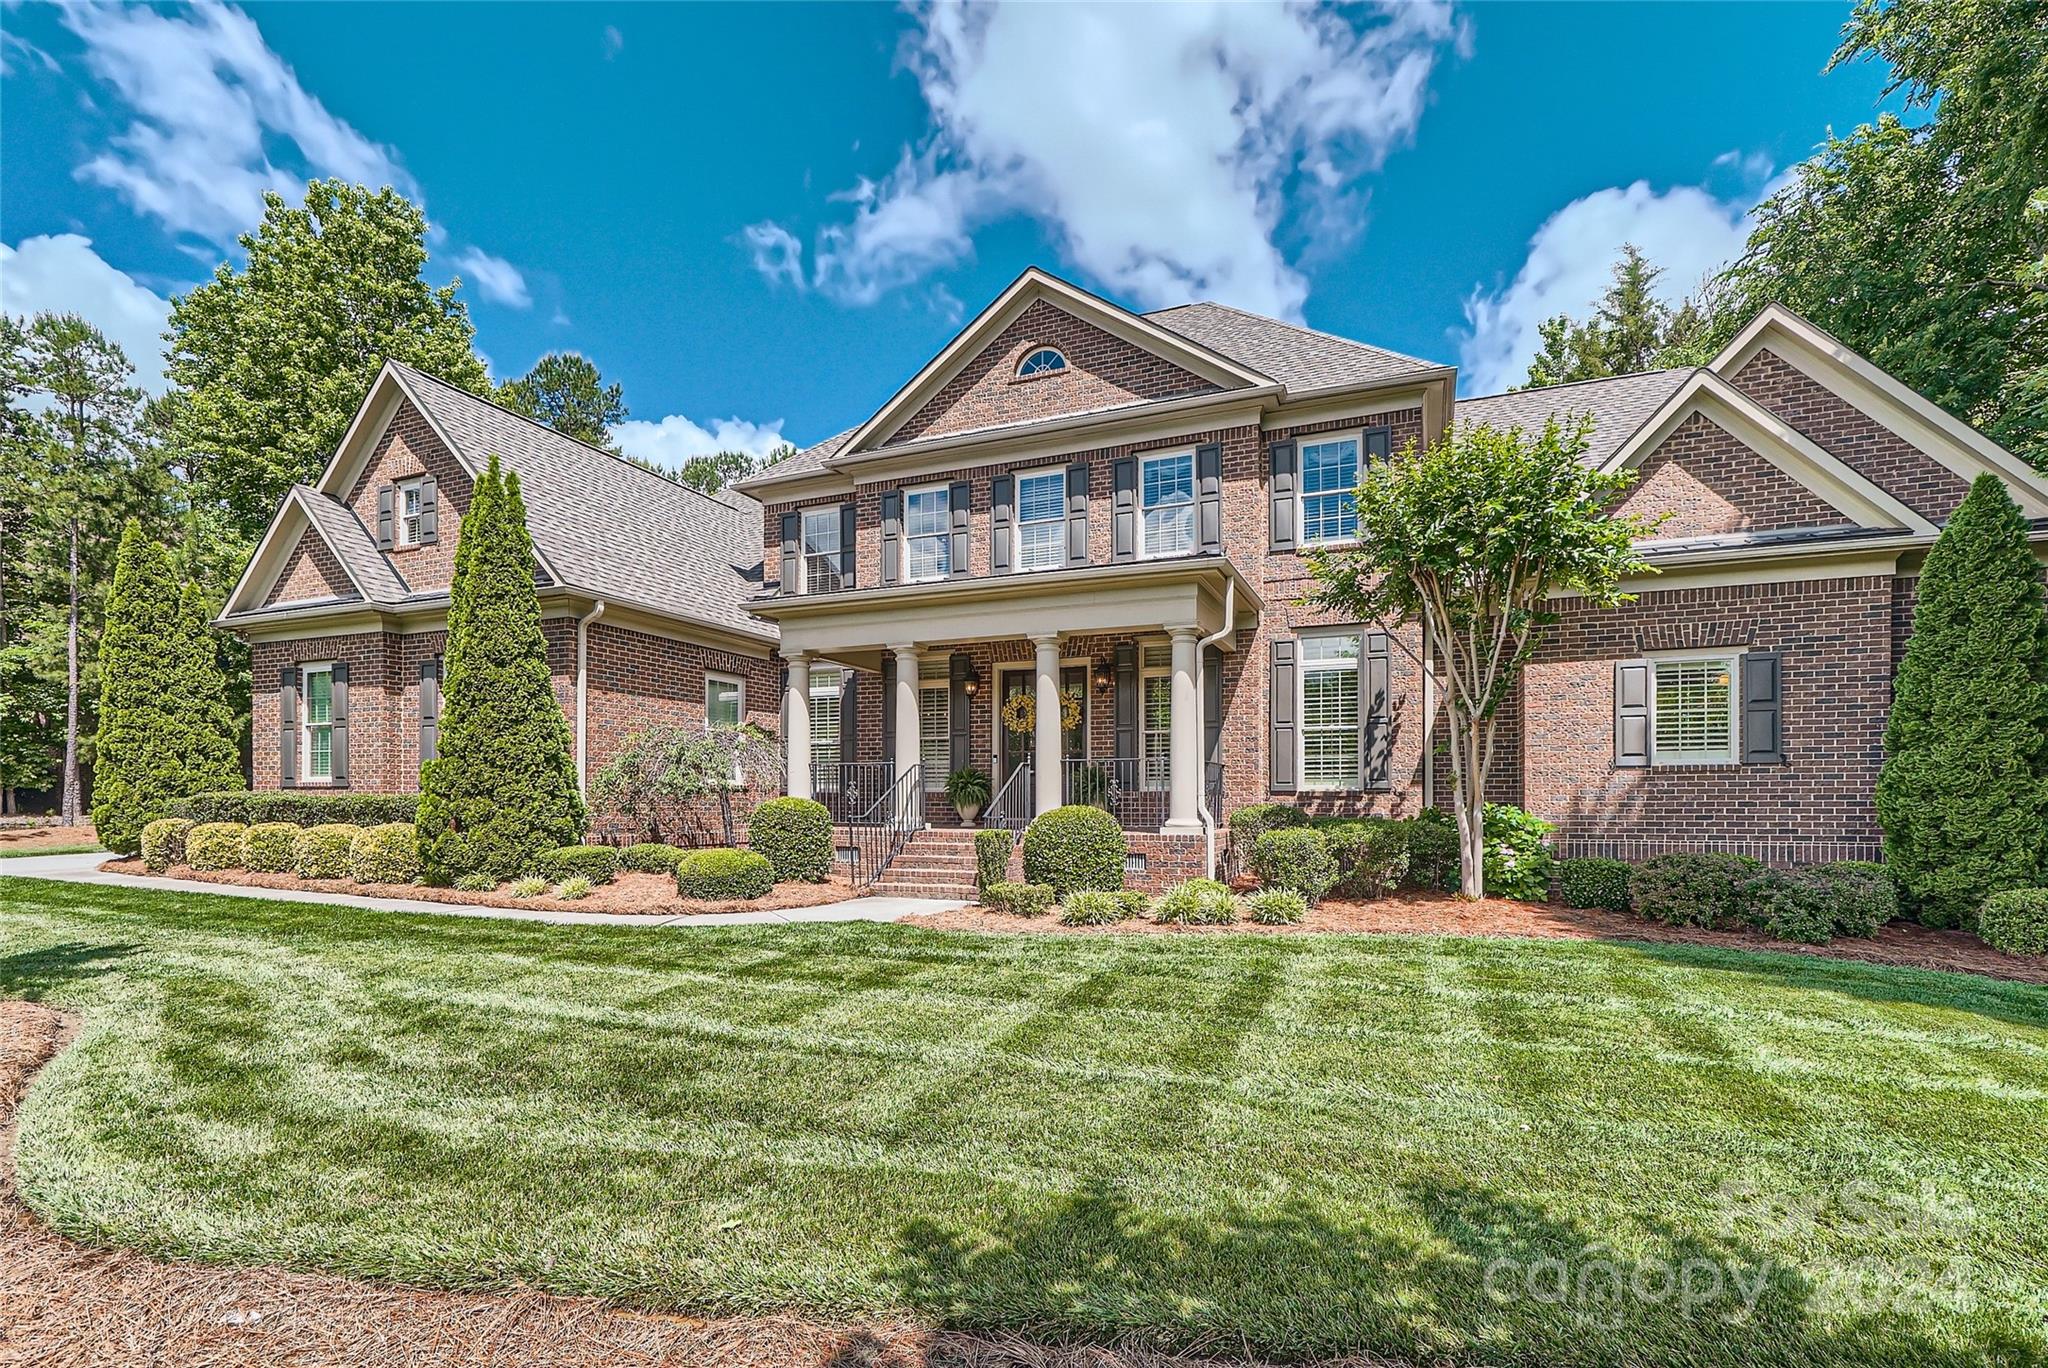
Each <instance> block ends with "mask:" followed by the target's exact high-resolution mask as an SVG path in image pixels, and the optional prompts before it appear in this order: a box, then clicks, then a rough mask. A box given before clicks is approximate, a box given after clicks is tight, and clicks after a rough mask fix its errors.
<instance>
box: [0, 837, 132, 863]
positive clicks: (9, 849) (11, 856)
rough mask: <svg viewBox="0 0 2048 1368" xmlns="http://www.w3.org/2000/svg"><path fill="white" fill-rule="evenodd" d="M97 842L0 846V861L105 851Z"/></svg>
mask: <svg viewBox="0 0 2048 1368" xmlns="http://www.w3.org/2000/svg"><path fill="white" fill-rule="evenodd" d="M105 849H106V847H105V846H103V845H101V844H100V843H99V842H97V841H73V842H71V843H70V844H68V845H62V844H60V845H47V846H41V847H35V848H28V849H24V848H22V847H20V846H0V860H19V859H26V858H27V857H29V856H30V855H87V854H92V853H95V852H97V851H102V850H105Z"/></svg>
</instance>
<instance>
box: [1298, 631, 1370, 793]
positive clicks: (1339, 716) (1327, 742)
mask: <svg viewBox="0 0 2048 1368" xmlns="http://www.w3.org/2000/svg"><path fill="white" fill-rule="evenodd" d="M1360 648H1361V642H1360V640H1359V634H1358V633H1356V632H1343V633H1335V634H1331V635H1327V636H1311V637H1303V638H1302V639H1301V783H1302V787H1303V788H1311V789H1355V788H1357V787H1359V768H1358V764H1359V759H1358V752H1359V733H1358V662H1359V655H1360Z"/></svg>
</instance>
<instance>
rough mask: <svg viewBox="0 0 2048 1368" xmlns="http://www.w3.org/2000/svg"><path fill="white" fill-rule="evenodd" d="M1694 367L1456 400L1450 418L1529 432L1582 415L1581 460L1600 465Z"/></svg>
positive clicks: (1641, 424) (1632, 434)
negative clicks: (1588, 427) (1587, 426)
mask: <svg viewBox="0 0 2048 1368" xmlns="http://www.w3.org/2000/svg"><path fill="white" fill-rule="evenodd" d="M1696 369H1697V367H1693V366H1679V367H1676V368H1674V369H1672V370H1654V371H1639V372H1637V373H1635V374H1633V375H1615V376H1610V377H1608V378H1606V379H1603V380H1580V381H1576V382H1574V383H1572V384H1569V385H1546V386H1544V387H1543V388H1541V389H1525V390H1515V391H1512V392H1511V393H1508V394H1489V395H1485V396H1483V397H1481V398H1478V399H1460V400H1458V401H1457V403H1456V404H1455V405H1453V407H1452V409H1451V419H1452V421H1453V422H1457V423H1464V424H1470V425H1472V426H1475V427H1476V426H1478V425H1479V424H1481V423H1485V424H1487V425H1489V426H1491V427H1495V428H1511V427H1518V428H1523V429H1525V430H1527V431H1531V432H1534V431H1537V430H1540V429H1541V428H1542V426H1543V424H1544V423H1545V422H1546V421H1548V420H1549V419H1551V418H1556V419H1557V420H1558V421H1559V422H1565V421H1566V420H1568V419H1569V418H1572V417H1576V416H1577V415H1579V414H1585V415H1587V416H1588V417H1590V418H1592V420H1593V431H1592V434H1591V436H1590V437H1589V439H1588V442H1587V446H1586V453H1585V456H1584V457H1583V458H1582V459H1583V460H1584V461H1585V462H1586V464H1588V465H1595V466H1597V465H1602V464H1604V463H1605V462H1606V461H1607V459H1608V458H1609V457H1611V456H1612V455H1614V453H1615V452H1617V451H1619V450H1620V449H1621V446H1622V444H1623V443H1624V442H1626V441H1628V439H1629V438H1631V437H1633V436H1635V435H1636V433H1637V432H1639V431H1641V429H1642V427H1643V425H1644V424H1645V423H1647V422H1649V421H1650V419H1651V418H1652V417H1654V416H1655V415H1656V413H1657V411H1658V410H1659V409H1661V408H1662V407H1663V406H1664V404H1665V402H1666V401H1667V400H1669V399H1670V398H1671V396H1672V395H1673V394H1676V393H1677V392H1678V387H1679V386H1680V385H1683V384H1684V383H1685V382H1686V379H1687V378H1688V377H1689V376H1691V375H1692V374H1693V372H1694V371H1695V370H1696Z"/></svg>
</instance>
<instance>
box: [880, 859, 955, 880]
mask: <svg viewBox="0 0 2048 1368" xmlns="http://www.w3.org/2000/svg"><path fill="white" fill-rule="evenodd" d="M883 873H885V874H920V875H924V876H925V877H927V878H945V879H951V880H953V881H954V882H955V883H957V882H959V881H961V880H963V879H964V880H966V881H967V882H968V883H973V882H974V864H973V862H972V861H969V862H967V863H966V864H962V863H960V862H959V861H958V860H929V859H919V858H918V857H917V856H915V855H898V856H897V857H896V858H895V859H893V860H891V861H890V862H889V866H888V868H887V869H885V870H884V871H883Z"/></svg>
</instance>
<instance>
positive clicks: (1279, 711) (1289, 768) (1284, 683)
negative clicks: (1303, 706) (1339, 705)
mask: <svg viewBox="0 0 2048 1368" xmlns="http://www.w3.org/2000/svg"><path fill="white" fill-rule="evenodd" d="M1299 668H1300V667H1299V666H1298V665H1297V663H1296V649H1295V642H1294V639H1293V638H1292V637H1283V638H1280V639H1278V640H1276V641H1274V643H1273V680H1272V693H1271V694H1270V695H1269V696H1268V698H1267V707H1268V708H1269V709H1270V710H1271V713H1272V719H1273V726H1272V733H1273V734H1272V738H1271V749H1270V751H1269V753H1268V755H1267V757H1266V761H1267V770H1268V771H1269V773H1270V775H1271V783H1272V789H1273V792H1275V793H1292V792H1294V790H1295V788H1296V787H1297V785H1298V784H1299V782H1300V781H1299V778H1298V777H1297V771H1298V769H1299V762H1300V759H1301V741H1300V726H1299V723H1298V722H1297V720H1296V712H1297V710H1298V708H1299V705H1300V701H1301V700H1300V696H1299V694H1298V693H1297V692H1296V686H1295V671H1296V670H1297V669H1299Z"/></svg>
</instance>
